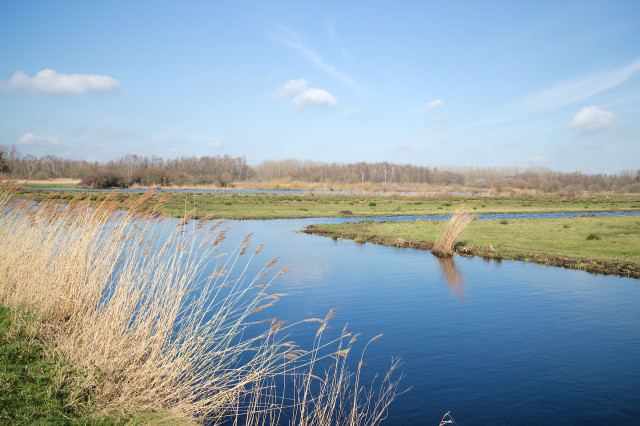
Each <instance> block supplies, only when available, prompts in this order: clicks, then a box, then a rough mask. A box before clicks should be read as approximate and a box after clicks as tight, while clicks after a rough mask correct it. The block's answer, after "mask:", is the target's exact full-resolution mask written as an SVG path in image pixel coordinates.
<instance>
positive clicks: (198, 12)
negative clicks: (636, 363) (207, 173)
mask: <svg viewBox="0 0 640 426" xmlns="http://www.w3.org/2000/svg"><path fill="white" fill-rule="evenodd" d="M0 57H2V60H1V61H0V144H2V145H12V144H16V145H17V146H18V149H19V150H20V152H22V153H23V154H33V155H37V156H41V155H47V154H52V155H57V156H61V157H65V158H75V159H88V160H109V159H113V158H116V157H119V156H123V155H126V154H129V153H133V154H138V155H157V156H161V157H165V158H173V157H180V156H191V155H196V156H200V155H218V154H219V155H223V154H229V155H232V156H245V157H246V158H247V161H248V162H249V163H250V164H257V163H259V162H260V161H263V160H268V159H285V158H296V159H299V160H318V161H326V162H357V161H368V162H374V161H391V162H396V163H403V164H405V163H411V164H415V165H425V166H478V167H490V166H496V167H502V166H514V167H532V166H543V167H550V168H551V169H553V170H559V171H574V170H582V171H585V172H588V173H614V172H620V171H623V170H635V169H638V168H640V2H639V1H637V0H632V1H575V2H563V1H549V2H547V1H535V2H525V1H517V2H514V1H501V2H492V1H483V2H476V1H468V2H461V1H413V2H408V1H407V2H375V1H366V2H365V1H362V2H357V1H353V2H345V1H338V2H330V1H323V2H314V3H311V2H261V1H260V2H258V1H256V2H251V1H245V2H222V1H219V2H214V1H202V2H199V1H189V2H177V1H176V2H161V1H153V2H152V1H149V2H142V1H139V2H130V1H122V2H121V1H110V2H90V1H50V0H49V1H42V2H40V1H28V0H27V1H9V0H4V1H2V2H0Z"/></svg>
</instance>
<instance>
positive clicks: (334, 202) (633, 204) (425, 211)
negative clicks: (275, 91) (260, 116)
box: [19, 189, 640, 219]
mask: <svg viewBox="0 0 640 426" xmlns="http://www.w3.org/2000/svg"><path fill="white" fill-rule="evenodd" d="M103 193H104V191H99V190H94V191H68V192H54V191H47V190H43V191H35V190H28V189H27V190H24V191H21V192H19V195H20V196H21V197H25V198H31V199H33V200H36V201H40V200H43V199H45V198H47V197H48V198H49V199H51V200H55V201H59V202H78V201H87V200H93V201H95V200H96V199H98V198H99V197H100V196H103V195H101V194H103ZM142 195H143V194H142V193H132V192H120V193H118V195H117V198H118V200H120V201H122V202H125V203H127V202H132V201H135V200H136V199H138V198H139V197H142ZM160 198H162V199H163V203H162V205H161V206H160V207H157V209H158V211H160V212H162V213H163V214H165V215H167V216H170V217H183V216H184V215H185V214H190V215H191V216H192V217H195V218H202V217H205V216H210V217H215V218H220V219H276V218H310V217H381V216H412V215H416V216H421V215H448V214H451V213H452V212H454V211H455V210H456V209H457V208H458V207H459V206H460V205H466V206H468V208H469V210H470V211H471V213H473V214H491V213H560V212H575V211H579V212H599V211H633V210H640V196H610V197H609V196H597V197H596V196H592V197H584V198H567V197H530V198H518V197H515V198H514V197H489V196H471V195H470V196H451V195H439V196H433V195H432V196H428V195H419V194H388V195H386V194H232V193H220V194H206V193H177V192H170V193H156V194H155V195H153V197H151V198H150V199H149V200H148V201H147V202H146V204H147V206H148V207H151V206H154V205H156V204H157V202H158V200H159V199H160Z"/></svg>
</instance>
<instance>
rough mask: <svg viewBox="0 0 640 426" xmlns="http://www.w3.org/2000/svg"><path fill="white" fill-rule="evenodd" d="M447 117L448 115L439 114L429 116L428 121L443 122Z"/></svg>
mask: <svg viewBox="0 0 640 426" xmlns="http://www.w3.org/2000/svg"><path fill="white" fill-rule="evenodd" d="M447 118H449V116H448V115H446V114H445V115H441V116H439V117H430V118H429V123H444V122H445V121H446V120H447Z"/></svg>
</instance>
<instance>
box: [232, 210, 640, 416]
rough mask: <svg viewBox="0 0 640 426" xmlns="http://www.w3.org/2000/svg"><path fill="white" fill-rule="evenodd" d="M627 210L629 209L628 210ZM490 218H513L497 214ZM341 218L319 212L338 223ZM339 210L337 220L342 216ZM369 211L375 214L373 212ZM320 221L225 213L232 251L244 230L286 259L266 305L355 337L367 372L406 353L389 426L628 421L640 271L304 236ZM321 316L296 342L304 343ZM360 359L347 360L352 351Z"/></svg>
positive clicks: (633, 397)
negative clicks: (447, 419) (334, 311)
mask: <svg viewBox="0 0 640 426" xmlns="http://www.w3.org/2000/svg"><path fill="white" fill-rule="evenodd" d="M636 213H637V212H636ZM499 217H512V216H511V215H509V216H502V215H501V216H499ZM337 220H340V219H326V220H324V221H337ZM342 220H344V219H342ZM376 220H378V219H376ZM321 221H323V220H321V219H304V220H272V221H228V222H227V224H226V225H225V226H231V228H232V229H231V231H230V233H229V234H228V237H227V240H226V241H227V242H226V243H225V244H228V245H229V251H230V250H231V249H232V248H233V246H234V245H235V243H237V242H239V241H240V240H241V239H242V238H243V237H244V236H245V235H246V234H248V233H251V232H253V233H254V235H253V236H252V241H254V242H255V245H254V246H257V244H259V243H265V249H264V250H263V252H262V253H260V255H259V256H258V258H257V259H254V262H253V263H254V264H255V265H256V267H257V266H261V265H263V264H264V263H266V262H267V261H268V260H270V259H271V258H273V257H276V256H280V259H281V260H280V262H279V265H280V266H284V265H285V264H289V263H292V264H294V265H295V266H294V267H293V268H292V269H291V270H290V271H289V272H288V273H287V274H285V275H283V276H281V277H278V279H277V280H276V284H275V287H274V288H273V291H274V292H282V293H287V294H288V296H287V297H285V298H283V299H282V300H281V301H279V302H278V304H276V306H275V307H273V308H270V309H269V312H268V315H269V316H277V317H278V318H279V319H287V320H290V321H295V320H300V319H304V318H309V317H324V315H325V314H326V313H327V311H328V310H329V309H330V308H334V307H341V309H340V311H338V315H337V316H336V317H335V318H334V319H333V321H332V326H333V327H334V329H335V330H336V332H337V331H339V330H341V329H342V327H343V326H344V325H345V324H346V323H349V329H350V330H351V331H352V332H356V333H358V332H359V333H362V336H361V338H360V341H359V345H360V346H356V347H355V348H354V350H355V351H356V352H357V351H361V350H362V348H363V346H364V344H365V343H366V341H367V340H368V339H370V338H372V337H374V336H375V335H377V334H381V333H382V334H384V336H383V337H382V338H381V339H378V340H376V341H375V342H374V343H373V344H372V345H371V346H370V347H369V348H368V349H367V352H366V354H365V359H364V362H365V363H366V364H367V366H366V369H365V376H364V378H365V379H367V380H369V379H371V378H372V377H373V374H374V373H375V372H379V373H383V372H384V371H385V370H386V369H387V368H388V367H389V364H390V360H391V357H392V356H394V357H399V358H401V359H402V362H403V364H402V366H401V368H400V370H401V371H402V372H403V373H404V374H405V375H406V377H405V379H404V380H403V381H402V385H401V388H402V389H407V388H411V389H410V390H408V391H407V392H406V393H404V394H403V395H401V396H400V397H399V398H398V399H397V400H396V402H395V403H394V404H393V406H392V408H391V410H390V412H389V417H388V419H387V420H386V422H385V424H389V425H413V424H424V425H434V424H438V423H439V421H440V419H441V418H442V416H443V415H444V414H445V413H446V412H448V411H450V412H451V415H452V416H453V418H454V419H455V420H456V422H457V423H458V424H461V425H474V424H478V425H484V424H638V422H639V421H640V281H639V280H635V279H630V278H620V277H615V276H604V275H592V274H588V273H586V272H582V271H573V270H566V269H562V268H557V267H546V266H541V265H535V264H527V263H524V262H516V261H502V262H495V261H492V262H489V261H486V260H482V259H480V258H463V257H455V258H454V259H453V263H446V261H444V263H443V261H440V260H439V259H438V258H436V257H434V256H433V255H432V254H431V253H429V252H426V251H421V250H412V249H397V248H392V247H384V246H378V245H372V244H357V243H355V242H353V241H347V240H337V241H334V240H332V239H330V238H324V237H318V236H313V235H307V234H303V233H299V232H294V231H295V230H298V229H301V228H303V227H304V226H306V225H308V224H311V223H319V222H321ZM314 327H317V324H310V325H309V326H308V327H307V328H306V329H304V328H303V329H302V330H300V331H299V332H295V333H294V334H293V335H292V338H294V340H296V341H297V342H299V343H301V344H303V345H304V344H305V343H308V341H309V340H310V339H309V336H310V335H312V334H313V333H314V332H315V329H314ZM355 358H356V360H357V357H355Z"/></svg>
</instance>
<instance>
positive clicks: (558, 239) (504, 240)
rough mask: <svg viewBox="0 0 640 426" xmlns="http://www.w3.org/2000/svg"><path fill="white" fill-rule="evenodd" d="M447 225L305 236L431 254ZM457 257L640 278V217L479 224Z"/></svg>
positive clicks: (383, 225)
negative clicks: (317, 236) (523, 262)
mask: <svg viewBox="0 0 640 426" xmlns="http://www.w3.org/2000/svg"><path fill="white" fill-rule="evenodd" d="M444 226H445V222H444V221H427V220H415V221H408V222H392V221H386V222H373V221H363V222H345V223H340V224H323V225H310V226H308V227H306V228H305V229H304V231H303V232H305V233H308V234H316V235H323V236H327V237H331V238H334V239H337V238H342V239H350V240H354V241H356V242H360V243H364V242H371V243H374V244H382V245H386V246H393V247H410V248H417V249H422V250H431V248H432V247H433V244H434V241H436V239H437V238H438V237H439V236H440V235H441V234H442V232H443V230H444ZM456 252H457V253H458V254H461V255H465V256H482V257H485V258H490V259H498V260H501V259H508V260H521V261H525V262H534V263H539V264H544V265H552V266H561V267H565V268H570V269H580V270H585V271H588V272H593V273H601V274H615V275H620V276H625V277H633V278H640V217H638V216H598V217H591V216H589V217H572V218H555V219H551V218H545V219H509V220H505V219H502V220H498V219H494V220H474V221H473V222H472V223H471V224H470V225H469V226H468V227H467V229H466V230H465V231H464V232H463V233H462V235H461V236H460V238H459V240H458V244H457V245H456Z"/></svg>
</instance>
